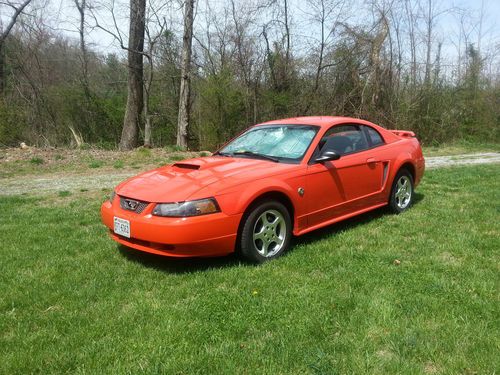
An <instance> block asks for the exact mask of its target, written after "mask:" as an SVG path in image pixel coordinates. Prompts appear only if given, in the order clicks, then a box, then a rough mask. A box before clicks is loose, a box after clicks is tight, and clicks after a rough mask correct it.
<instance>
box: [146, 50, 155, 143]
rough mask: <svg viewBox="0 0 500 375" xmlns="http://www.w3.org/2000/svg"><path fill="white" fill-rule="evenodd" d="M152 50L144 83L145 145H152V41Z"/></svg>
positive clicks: (149, 53) (149, 54)
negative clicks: (150, 107) (150, 100)
mask: <svg viewBox="0 0 500 375" xmlns="http://www.w3.org/2000/svg"><path fill="white" fill-rule="evenodd" d="M149 46H150V47H149V48H150V51H149V52H148V63H149V71H148V76H147V79H146V82H145V85H144V121H145V123H144V147H147V148H150V147H151V128H152V124H151V114H150V112H149V98H150V96H151V84H152V83H153V69H154V65H153V57H152V55H153V53H152V49H153V46H152V45H151V41H150V44H149Z"/></svg>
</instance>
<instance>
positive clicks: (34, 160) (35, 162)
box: [30, 157, 44, 165]
mask: <svg viewBox="0 0 500 375" xmlns="http://www.w3.org/2000/svg"><path fill="white" fill-rule="evenodd" d="M43 162H44V161H43V159H42V158H39V157H34V158H31V159H30V163H31V164H33V165H40V164H43Z"/></svg>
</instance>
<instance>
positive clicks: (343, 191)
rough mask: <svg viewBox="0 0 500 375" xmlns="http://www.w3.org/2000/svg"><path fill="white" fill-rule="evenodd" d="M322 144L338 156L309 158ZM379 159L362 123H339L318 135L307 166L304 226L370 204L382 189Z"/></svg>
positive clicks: (371, 204)
mask: <svg viewBox="0 0 500 375" xmlns="http://www.w3.org/2000/svg"><path fill="white" fill-rule="evenodd" d="M325 148H328V149H333V150H334V151H335V152H337V153H338V154H339V155H341V157H340V159H338V160H335V161H328V162H324V163H315V162H314V161H313V160H314V158H315V157H316V156H318V155H319V154H320V153H321V152H322V151H324V149H325ZM383 174H384V166H383V163H382V162H381V161H380V160H378V159H377V157H376V150H374V148H372V147H371V143H370V140H369V138H368V134H367V133H366V131H365V129H363V127H362V125H357V124H342V125H335V126H333V127H332V128H330V129H329V130H328V131H327V132H326V133H325V135H324V136H323V137H322V139H321V141H320V143H319V145H318V148H317V150H316V152H315V153H314V154H313V157H312V158H311V161H310V162H309V165H308V168H307V175H306V180H307V193H308V194H307V195H308V226H314V225H317V224H320V223H322V222H325V221H328V220H331V219H334V218H336V217H340V216H343V215H347V214H349V213H352V212H355V211H359V210H362V209H363V208H367V207H370V206H373V205H374V204H375V202H376V201H377V193H380V191H381V189H382V180H383Z"/></svg>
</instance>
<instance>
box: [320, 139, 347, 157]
mask: <svg viewBox="0 0 500 375" xmlns="http://www.w3.org/2000/svg"><path fill="white" fill-rule="evenodd" d="M348 148H352V141H351V139H350V138H349V137H346V136H344V135H333V136H331V137H329V138H328V140H327V141H326V144H325V146H324V150H329V151H335V152H336V153H337V154H339V155H342V154H345V153H346V152H348V151H347V149H348Z"/></svg>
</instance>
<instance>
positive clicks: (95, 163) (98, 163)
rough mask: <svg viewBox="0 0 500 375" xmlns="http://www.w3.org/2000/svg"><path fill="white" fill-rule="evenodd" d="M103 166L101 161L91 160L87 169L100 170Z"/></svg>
mask: <svg viewBox="0 0 500 375" xmlns="http://www.w3.org/2000/svg"><path fill="white" fill-rule="evenodd" d="M103 165H104V162H103V161H102V160H92V161H91V162H90V163H89V168H101V167H102V166H103Z"/></svg>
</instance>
